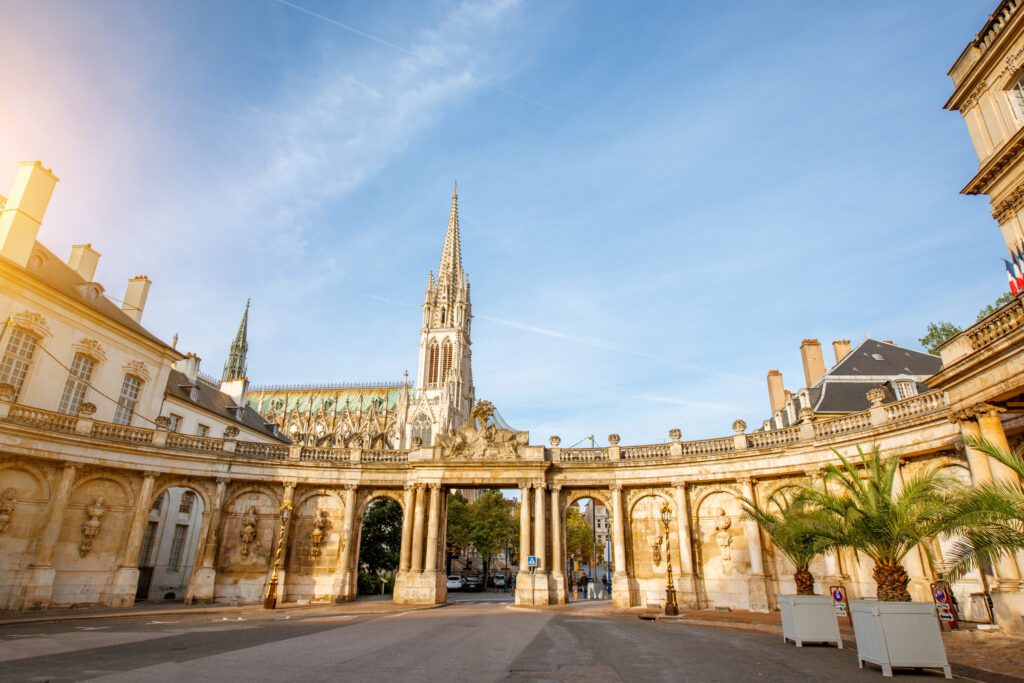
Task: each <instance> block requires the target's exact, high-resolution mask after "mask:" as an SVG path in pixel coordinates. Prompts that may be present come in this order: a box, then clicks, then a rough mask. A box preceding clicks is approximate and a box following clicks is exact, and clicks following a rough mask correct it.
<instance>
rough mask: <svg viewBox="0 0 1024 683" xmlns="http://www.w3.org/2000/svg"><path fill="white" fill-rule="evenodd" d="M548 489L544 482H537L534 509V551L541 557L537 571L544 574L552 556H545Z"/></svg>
mask: <svg viewBox="0 0 1024 683" xmlns="http://www.w3.org/2000/svg"><path fill="white" fill-rule="evenodd" d="M547 489H548V487H547V486H545V485H544V484H543V483H541V484H537V485H536V486H535V487H534V490H535V491H536V500H537V503H536V506H535V507H534V510H533V514H534V515H535V517H536V519H535V520H534V523H533V552H534V553H535V554H536V555H537V557H538V558H539V559H538V563H539V565H540V566H539V567H537V573H538V574H542V575H546V574H547V573H548V567H549V566H550V565H549V563H550V562H551V558H550V557H545V555H546V554H547V515H546V514H545V509H546V507H547V506H546V505H545V503H546V502H547V501H546V500H545V498H546V497H547V494H548V490H547Z"/></svg>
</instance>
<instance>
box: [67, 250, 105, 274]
mask: <svg viewBox="0 0 1024 683" xmlns="http://www.w3.org/2000/svg"><path fill="white" fill-rule="evenodd" d="M99 262H100V253H99V252H98V251H96V250H95V249H93V248H92V245H91V244H73V245H71V256H69V257H68V265H69V266H71V269H72V270H74V271H75V272H76V273H78V274H79V275H80V276H81V278H82V279H83V280H85V281H86V282H94V281H95V280H94V278H95V277H96V265H97V264H98V263H99Z"/></svg>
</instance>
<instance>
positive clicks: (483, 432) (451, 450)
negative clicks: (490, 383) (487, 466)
mask: <svg viewBox="0 0 1024 683" xmlns="http://www.w3.org/2000/svg"><path fill="white" fill-rule="evenodd" d="M494 410H495V408H494V404H493V403H491V402H490V401H477V403H476V405H474V406H473V410H472V411H471V412H470V419H469V422H467V423H466V424H464V425H463V426H462V427H459V429H457V430H456V431H454V432H452V433H451V434H441V435H439V436H438V437H437V445H438V446H439V447H440V448H441V449H442V457H443V458H445V459H449V460H511V459H514V458H517V457H519V448H520V447H521V446H525V445H527V441H528V439H529V435H528V434H527V433H526V432H513V431H511V430H509V429H502V428H500V427H497V426H495V425H494V424H493V421H492V420H491V418H492V417H493V416H494ZM489 421H490V422H492V423H491V424H487V423H488V422H489Z"/></svg>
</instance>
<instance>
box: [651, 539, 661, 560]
mask: <svg viewBox="0 0 1024 683" xmlns="http://www.w3.org/2000/svg"><path fill="white" fill-rule="evenodd" d="M661 540H662V539H661V536H655V537H654V538H653V539H651V554H652V556H653V558H654V564H661Z"/></svg>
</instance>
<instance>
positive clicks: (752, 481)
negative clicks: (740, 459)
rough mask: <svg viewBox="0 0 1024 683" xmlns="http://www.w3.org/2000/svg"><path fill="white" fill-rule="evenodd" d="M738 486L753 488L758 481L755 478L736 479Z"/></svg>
mask: <svg viewBox="0 0 1024 683" xmlns="http://www.w3.org/2000/svg"><path fill="white" fill-rule="evenodd" d="M736 483H737V484H743V485H744V486H753V485H754V484H756V483H757V479H755V478H754V477H736Z"/></svg>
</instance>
